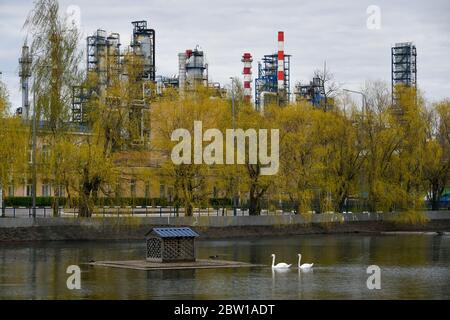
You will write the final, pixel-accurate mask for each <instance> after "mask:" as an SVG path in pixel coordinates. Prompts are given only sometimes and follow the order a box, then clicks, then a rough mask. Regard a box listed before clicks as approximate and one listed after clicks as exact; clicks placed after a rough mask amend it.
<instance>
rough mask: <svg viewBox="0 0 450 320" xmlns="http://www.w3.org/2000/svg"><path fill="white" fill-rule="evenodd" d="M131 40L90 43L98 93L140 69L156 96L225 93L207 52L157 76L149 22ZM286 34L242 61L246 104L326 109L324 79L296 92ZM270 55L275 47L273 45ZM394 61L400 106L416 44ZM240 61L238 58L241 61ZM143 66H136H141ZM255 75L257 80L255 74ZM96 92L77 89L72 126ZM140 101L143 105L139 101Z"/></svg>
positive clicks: (25, 81)
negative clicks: (199, 90) (171, 91)
mask: <svg viewBox="0 0 450 320" xmlns="http://www.w3.org/2000/svg"><path fill="white" fill-rule="evenodd" d="M131 25H132V27H133V28H132V41H131V43H130V44H129V46H126V47H124V46H123V45H122V43H121V41H120V35H119V34H118V33H114V32H110V33H108V32H107V31H105V30H103V29H98V30H97V31H95V32H93V34H92V35H91V36H88V37H87V39H86V71H87V72H86V74H87V77H89V76H91V75H95V78H96V84H97V87H96V93H97V94H98V95H100V96H104V94H105V92H106V88H107V87H108V86H111V85H113V83H114V81H115V80H116V79H122V80H123V79H126V78H127V77H128V76H129V75H128V72H129V68H127V67H126V66H127V65H128V66H129V65H133V61H135V62H134V63H135V64H136V65H137V64H138V68H139V69H140V70H139V77H141V80H142V81H143V83H144V85H143V87H144V88H150V87H152V84H153V88H154V92H156V93H157V94H162V93H163V92H164V90H165V89H167V88H176V89H177V90H179V92H180V94H182V93H183V92H184V91H189V90H193V89H194V88H195V87H196V86H199V85H202V86H206V87H210V88H215V89H216V90H217V92H218V94H220V95H223V94H226V90H225V89H224V88H223V87H221V84H220V83H217V82H211V81H210V79H209V76H208V63H207V62H206V55H205V51H203V50H202V49H201V48H200V47H199V46H198V45H197V46H195V47H193V48H190V49H186V50H183V51H182V52H179V53H178V74H176V75H174V76H166V75H157V74H156V70H157V61H156V59H155V52H156V50H157V45H156V39H157V38H156V31H155V29H152V28H151V27H149V25H148V23H147V21H145V20H141V21H133V22H132V23H131ZM284 38H285V33H284V32H283V31H278V33H277V40H278V48H272V50H271V51H272V53H269V54H266V55H264V56H263V57H261V59H260V60H259V61H257V63H256V67H255V68H254V67H253V62H254V60H253V59H254V57H253V56H252V54H251V53H250V52H244V53H243V54H242V57H241V61H242V64H243V71H242V80H243V91H244V92H243V95H244V100H245V101H246V102H248V103H251V104H252V105H253V106H254V108H255V109H256V110H259V111H263V110H264V107H265V106H267V105H268V104H273V103H275V104H278V105H279V106H283V105H286V104H288V103H289V102H292V101H300V100H305V101H308V102H310V103H311V104H312V105H314V106H316V107H322V108H327V106H325V105H324V102H323V100H324V97H325V92H326V90H325V84H324V79H322V78H320V77H317V76H315V77H314V78H313V79H312V80H311V81H310V82H309V83H297V84H295V87H294V92H293V94H292V93H291V83H290V65H291V58H292V56H291V55H289V54H286V53H285V52H284ZM268 50H269V51H270V44H269V45H268ZM29 51H30V50H29V48H28V46H27V45H24V46H23V47H22V55H21V58H20V59H19V63H20V72H19V76H20V78H21V88H22V106H21V107H20V108H18V109H17V110H16V113H17V114H21V115H22V117H23V119H29V117H30V102H29V88H30V83H29V82H30V78H31V77H32V74H31V71H30V70H31V65H32V57H31V55H30V52H29ZM391 51H392V52H391V53H392V54H391V56H392V68H391V70H392V76H391V83H392V99H393V100H394V101H395V94H394V88H395V87H396V86H397V85H399V84H403V85H406V86H413V87H415V86H416V85H417V64H416V59H417V52H416V47H415V45H414V44H413V43H411V42H406V43H397V44H395V45H394V46H393V47H392V48H391ZM236 59H239V57H236ZM138 60H139V61H141V62H140V63H136V61H138ZM255 69H256V75H255V77H254V81H253V70H255ZM91 94H92V92H87V90H86V88H85V87H84V86H83V84H80V85H79V86H75V87H73V96H72V110H71V111H72V112H71V121H72V122H75V123H83V122H85V121H86V119H85V112H84V110H83V108H84V104H85V102H86V101H87V100H88V98H89V96H90V95H91ZM151 94H152V90H144V91H143V97H142V98H141V99H136V102H135V105H136V107H140V108H145V107H146V106H145V103H144V102H143V101H145V95H151ZM138 100H139V101H138Z"/></svg>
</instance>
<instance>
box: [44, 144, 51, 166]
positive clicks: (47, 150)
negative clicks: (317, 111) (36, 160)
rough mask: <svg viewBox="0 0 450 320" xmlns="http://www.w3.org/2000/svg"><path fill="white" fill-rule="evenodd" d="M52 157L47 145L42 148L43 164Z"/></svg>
mask: <svg viewBox="0 0 450 320" xmlns="http://www.w3.org/2000/svg"><path fill="white" fill-rule="evenodd" d="M49 157H50V147H49V146H48V145H46V144H44V145H43V146H42V162H46V161H48V159H49Z"/></svg>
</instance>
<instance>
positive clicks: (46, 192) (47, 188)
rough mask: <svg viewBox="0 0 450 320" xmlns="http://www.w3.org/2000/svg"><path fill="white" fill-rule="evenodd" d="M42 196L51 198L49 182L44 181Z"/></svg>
mask: <svg viewBox="0 0 450 320" xmlns="http://www.w3.org/2000/svg"><path fill="white" fill-rule="evenodd" d="M42 196H43V197H50V196H51V186H50V184H49V183H48V181H44V183H43V184H42Z"/></svg>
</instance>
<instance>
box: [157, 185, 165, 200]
mask: <svg viewBox="0 0 450 320" xmlns="http://www.w3.org/2000/svg"><path fill="white" fill-rule="evenodd" d="M159 197H160V198H161V199H164V198H165V197H166V186H165V185H164V184H163V183H161V184H160V185H159Z"/></svg>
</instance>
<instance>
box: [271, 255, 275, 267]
mask: <svg viewBox="0 0 450 320" xmlns="http://www.w3.org/2000/svg"><path fill="white" fill-rule="evenodd" d="M273 266H275V256H272V267H273Z"/></svg>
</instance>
